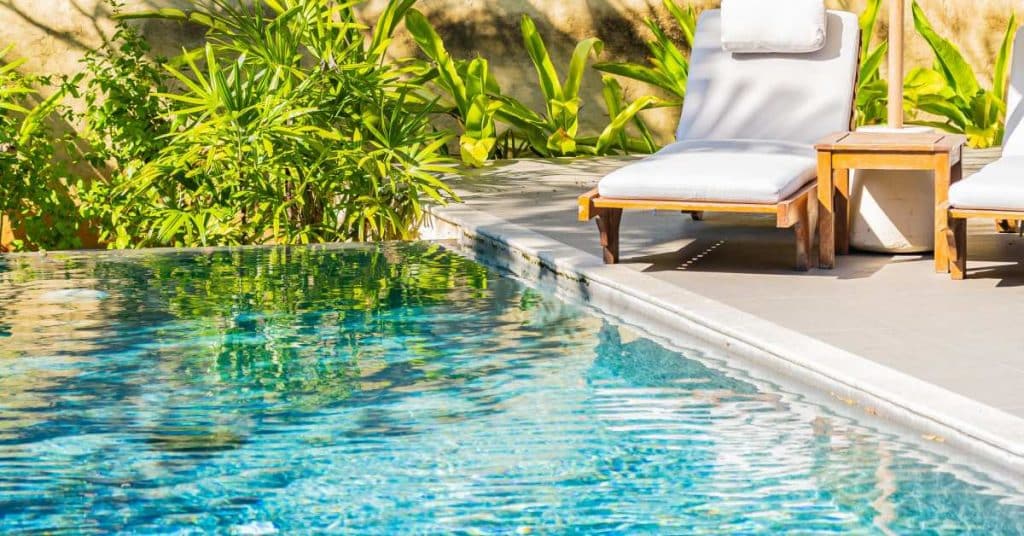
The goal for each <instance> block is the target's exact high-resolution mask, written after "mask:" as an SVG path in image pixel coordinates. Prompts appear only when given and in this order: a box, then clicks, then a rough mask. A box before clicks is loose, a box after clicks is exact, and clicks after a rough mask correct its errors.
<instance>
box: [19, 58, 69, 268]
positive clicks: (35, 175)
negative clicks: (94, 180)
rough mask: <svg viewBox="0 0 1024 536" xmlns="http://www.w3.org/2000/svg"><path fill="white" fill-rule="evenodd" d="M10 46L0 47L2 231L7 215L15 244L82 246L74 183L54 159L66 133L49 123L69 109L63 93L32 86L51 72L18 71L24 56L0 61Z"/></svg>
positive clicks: (43, 81)
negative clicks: (43, 92) (43, 93)
mask: <svg viewBox="0 0 1024 536" xmlns="http://www.w3.org/2000/svg"><path fill="white" fill-rule="evenodd" d="M13 48H14V47H13V46H8V47H7V48H5V49H3V50H2V51H0V237H2V236H4V234H5V229H4V225H5V220H6V219H9V221H10V225H11V227H12V228H13V230H14V231H15V234H16V239H15V240H14V241H13V243H11V244H10V247H11V248H13V249H15V250H19V249H27V248H45V249H51V248H56V249H63V248H74V247H80V245H81V242H80V240H79V238H78V234H77V233H78V218H76V217H75V214H76V208H75V204H74V200H73V198H72V195H71V193H72V190H73V189H74V188H75V187H76V186H77V185H76V184H73V183H70V182H69V179H68V175H67V171H66V169H65V166H64V165H63V164H61V163H60V161H59V160H58V159H57V147H58V146H59V145H61V144H63V143H64V142H66V141H67V137H66V136H58V135H56V134H55V132H54V129H53V127H52V126H51V123H50V122H51V120H53V119H55V118H57V117H60V116H63V115H64V114H66V113H67V110H66V109H65V108H64V107H63V105H62V101H63V99H64V93H63V92H62V91H60V90H57V91H54V92H53V93H52V94H51V95H50V96H49V97H46V98H40V97H39V94H38V93H37V91H36V90H35V89H34V86H36V85H49V84H50V80H49V78H47V77H40V76H33V75H23V74H21V73H19V72H18V69H19V68H20V67H21V66H22V65H23V64H24V60H16V61H13V62H9V63H3V58H5V57H6V56H7V55H8V54H10V52H11V51H12V50H13ZM5 216H6V218H5ZM0 247H2V246H0Z"/></svg>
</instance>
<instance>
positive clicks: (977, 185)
mask: <svg viewBox="0 0 1024 536" xmlns="http://www.w3.org/2000/svg"><path fill="white" fill-rule="evenodd" d="M949 204H950V205H952V206H953V207H954V208H959V209H973V210H1005V211H1012V212H1017V211H1024V156H1005V157H1003V158H1001V159H999V160H997V161H996V162H994V163H992V164H989V165H987V166H985V168H984V169H982V170H981V171H979V172H978V173H977V174H976V175H973V176H971V177H968V178H967V179H965V180H962V181H960V182H958V183H956V184H954V185H953V186H952V187H950V189H949Z"/></svg>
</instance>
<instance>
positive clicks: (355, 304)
mask: <svg viewBox="0 0 1024 536" xmlns="http://www.w3.org/2000/svg"><path fill="white" fill-rule="evenodd" d="M1022 505H1024V496H1022V494H1021V492H1020V491H1019V490H1011V489H1006V488H1004V487H1001V486H1000V485H998V484H996V483H994V482H991V481H989V480H987V479H986V478H985V477H984V476H983V475H982V474H980V473H977V472H975V471H972V470H971V469H970V468H967V467H962V466H958V465H956V464H954V463H951V462H950V461H949V460H946V459H944V458H943V457H942V456H940V455H938V454H935V453H932V452H929V451H928V450H927V449H925V448H922V447H921V446H919V445H916V444H913V443H911V442H907V441H903V440H900V439H899V438H898V437H895V436H892V435H889V434H886V433H882V432H879V431H877V430H875V429H873V428H871V427H868V426H865V425H863V424H859V423H857V422H855V421H852V420H850V419H848V418H845V417H842V416H840V415H838V414H836V413H834V412H832V411H830V410H829V409H828V408H825V407H822V406H818V405H815V404H812V403H810V402H808V401H806V400H805V399H803V398H802V397H800V396H797V395H795V394H791V393H787V392H785V391H783V390H781V389H778V388H775V387H773V385H772V384H771V383H768V382H765V381H762V380H759V379H754V378H749V377H747V376H745V375H744V374H743V373H741V372H738V371H735V370H729V369H726V368H724V367H722V366H721V365H719V364H718V363H717V362H715V361H712V360H708V359H705V358H702V357H700V356H698V355H689V354H687V355H683V354H680V353H678V352H676V351H673V350H670V349H667V348H665V347H663V346H661V345H659V344H658V343H656V342H654V341H651V340H649V339H645V338H643V337H641V336H638V335H637V334H636V333H634V332H632V331H630V330H629V329H627V328H624V327H620V326H617V325H615V324H612V323H609V322H607V321H605V320H602V319H600V318H598V317H596V316H594V315H592V314H590V313H589V312H587V311H585V310H582V309H580V308H577V307H575V306H572V305H569V304H566V303H563V302H561V301H559V300H557V299H555V298H553V297H550V296H548V295H545V294H543V293H539V292H537V291H534V290H531V289H530V288H528V287H526V286H523V285H522V284H520V283H518V282H516V281H513V280H510V279H507V278H503V277H500V276H499V275H497V274H495V273H493V272H490V271H488V270H487V269H485V268H483V267H481V266H479V265H477V264H474V263H473V262H471V261H468V260H466V259H463V258H462V257H459V256H457V255H455V254H452V253H449V252H447V251H445V250H444V249H442V248H440V247H439V246H437V245H436V244H429V243H413V244H386V245H377V246H360V247H341V248H292V249H288V250H286V249H242V250H232V251H212V252H205V253H199V252H158V253H132V254H109V253H107V254H89V255H77V256H76V255H72V256H58V255H52V254H51V255H50V256H47V257H37V256H11V257H7V258H3V259H0V532H4V533H10V532H17V531H33V532H45V531H58V532H59V531H61V530H63V531H65V532H73V533H89V532H95V533H106V532H115V531H120V532H136V533H184V534H188V533H206V532H227V533H238V534H270V533H282V534H284V533H289V534H291V533H310V532H351V533H377V534H420V533H448V532H461V533H481V534H506V533H513V534H515V533H518V534H526V533H531V532H533V533H550V532H562V533H564V532H576V533H609V534H642V533H651V534H665V533H700V532H704V533H709V532H712V533H713V532H723V533H736V532H740V533H765V532H794V531H795V532H805V533H823V532H842V533H848V532H857V533H922V532H933V533H934V532H937V533H942V532H948V533H962V532H975V533H981V534H1013V533H1020V532H1024V506H1022Z"/></svg>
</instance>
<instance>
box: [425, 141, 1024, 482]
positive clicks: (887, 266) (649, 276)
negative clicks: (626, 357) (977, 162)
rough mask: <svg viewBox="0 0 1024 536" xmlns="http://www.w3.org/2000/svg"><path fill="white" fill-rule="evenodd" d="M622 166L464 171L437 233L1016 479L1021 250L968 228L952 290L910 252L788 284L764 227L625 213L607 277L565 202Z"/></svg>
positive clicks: (777, 243)
mask: <svg viewBox="0 0 1024 536" xmlns="http://www.w3.org/2000/svg"><path fill="white" fill-rule="evenodd" d="M625 161H628V159H623V158H609V159H590V160H575V161H572V160H566V161H564V162H549V161H530V160H524V161H511V162H503V163H499V164H497V165H495V166H493V167H489V168H486V169H483V170H476V171H473V172H470V173H469V174H468V175H467V176H465V177H463V178H460V179H457V180H455V181H454V184H455V187H456V190H457V191H458V192H459V194H460V196H461V197H462V200H463V203H461V204H456V205H451V206H449V207H445V208H439V209H434V211H433V213H434V215H435V216H436V218H437V222H436V224H437V227H438V229H441V228H445V229H446V232H447V233H448V234H449V235H451V234H452V233H453V232H455V231H457V232H458V233H459V234H462V235H463V238H465V237H472V241H473V242H475V243H476V244H477V245H476V246H474V247H476V248H477V249H480V248H483V249H486V248H488V247H490V248H492V249H493V250H495V251H497V250H505V253H506V254H509V252H511V253H514V254H515V255H512V256H516V255H517V256H518V257H519V263H520V264H524V263H523V262H522V261H523V259H526V260H528V261H529V262H527V263H525V264H529V263H530V262H533V263H534V264H539V265H543V267H544V268H546V270H544V271H546V272H547V273H548V277H550V276H551V275H552V274H554V275H558V276H559V277H556V278H555V279H561V280H563V282H562V284H561V285H562V286H563V287H565V286H566V282H568V284H570V285H574V286H575V287H576V289H575V293H576V294H578V295H581V296H582V297H583V298H584V299H587V300H588V301H591V302H592V303H594V304H595V305H596V306H597V307H598V308H601V309H603V310H605V311H606V312H608V313H609V314H612V315H615V316H622V317H623V318H625V319H626V320H627V321H633V322H634V323H638V324H641V325H646V324H659V323H661V324H663V325H661V326H660V327H661V328H663V329H661V330H660V331H661V332H662V333H666V332H671V331H672V330H673V329H675V330H679V329H685V330H686V331H687V332H688V334H689V335H690V336H696V337H698V338H699V339H701V340H703V341H706V342H712V343H714V344H715V345H716V346H718V347H721V348H723V349H727V350H726V351H729V352H735V353H738V354H743V355H746V356H749V357H752V358H754V359H761V358H763V357H764V356H768V357H769V360H775V363H774V364H769V367H770V368H775V369H778V368H780V367H782V368H786V369H788V370H789V372H792V373H793V374H794V375H796V376H808V375H809V376H814V377H816V379H814V380H813V383H815V384H817V385H818V386H819V387H824V388H827V389H829V390H830V391H831V392H832V394H833V396H835V397H836V398H840V399H841V400H847V401H848V403H854V401H855V402H856V403H857V404H859V405H861V406H863V408H864V409H865V411H867V412H868V413H871V414H872V415H874V414H876V413H879V411H881V414H883V416H887V417H891V418H892V419H893V420H898V421H904V422H905V423H909V424H911V425H913V426H914V427H915V428H916V429H917V430H920V431H924V432H933V433H935V434H936V435H937V436H941V440H943V441H946V440H948V441H949V442H950V443H957V444H959V446H962V447H966V448H968V449H971V450H973V451H975V452H977V453H979V454H982V455H984V456H985V457H987V458H996V459H1000V460H1001V461H1002V462H1003V463H1004V464H1008V465H1012V466H1013V467H1015V468H1017V469H1019V470H1022V471H1024V397H1021V396H1020V394H1019V393H1020V391H1021V388H1022V387H1024V330H1022V329H1021V321H1022V319H1024V317H1022V316H1021V314H1020V313H1021V312H1024V265H1022V264H1021V262H1020V261H1024V241H1022V240H1021V239H1020V238H1018V237H1017V236H1015V235H998V234H996V233H995V229H994V225H993V224H992V222H985V221H979V222H972V225H971V235H970V240H969V246H970V262H969V265H968V277H969V279H968V280H967V281H962V282H954V281H951V280H950V279H949V277H948V276H942V275H938V274H935V273H934V272H933V269H932V261H931V258H930V256H917V255H911V256H889V255H872V254H853V255H850V256H847V257H840V258H839V259H838V262H837V268H836V269H835V270H818V269H813V270H812V271H811V272H809V273H798V272H795V271H793V269H792V263H793V256H794V243H793V238H792V231H790V230H779V229H776V228H775V227H774V219H773V218H774V217H767V218H764V217H759V216H749V215H747V216H743V215H718V214H709V215H708V217H707V219H706V221H703V222H694V221H691V220H690V218H689V217H687V216H683V215H680V214H674V213H673V214H655V213H650V212H627V213H626V215H625V216H624V218H623V224H622V246H621V247H622V251H621V255H622V263H621V264H620V265H618V266H604V265H603V264H602V263H601V261H600V259H599V255H600V247H599V244H598V234H597V230H596V226H595V225H594V224H593V223H592V222H591V223H583V222H579V221H577V219H576V202H575V199H576V197H577V196H578V195H579V194H581V193H583V192H585V191H586V190H588V189H590V188H592V187H594V186H595V185H596V183H597V181H598V179H599V178H600V177H601V176H603V175H604V174H606V173H607V172H609V171H610V170H612V169H615V168H616V167H618V166H621V165H623V163H624V162H625ZM439 232H444V231H439ZM481 244H483V245H481ZM487 244H490V245H487ZM510 258H511V257H510ZM509 262H512V261H509ZM521 270H522V268H520V270H519V271H521ZM513 271H516V270H513ZM533 277H544V276H543V274H541V275H540V276H538V275H537V274H536V273H535V274H534V275H533ZM655 331H659V330H658V329H655ZM759 356H760V357H759ZM876 408H889V411H886V410H885V409H881V410H879V409H876ZM897 414H899V415H897Z"/></svg>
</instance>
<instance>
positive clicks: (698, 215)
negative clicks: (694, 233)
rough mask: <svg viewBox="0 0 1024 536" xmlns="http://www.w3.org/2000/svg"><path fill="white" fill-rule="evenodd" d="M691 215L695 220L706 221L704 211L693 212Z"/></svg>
mask: <svg viewBox="0 0 1024 536" xmlns="http://www.w3.org/2000/svg"><path fill="white" fill-rule="evenodd" d="M690 217H691V218H693V221H704V212H702V211H698V212H691V213H690Z"/></svg>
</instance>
